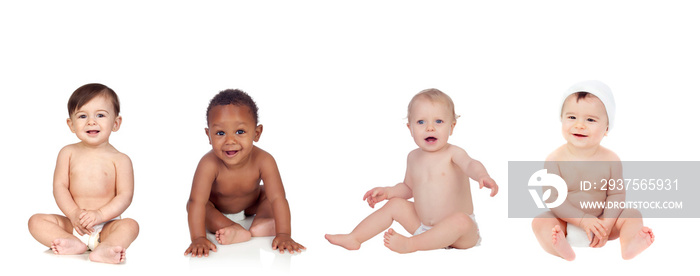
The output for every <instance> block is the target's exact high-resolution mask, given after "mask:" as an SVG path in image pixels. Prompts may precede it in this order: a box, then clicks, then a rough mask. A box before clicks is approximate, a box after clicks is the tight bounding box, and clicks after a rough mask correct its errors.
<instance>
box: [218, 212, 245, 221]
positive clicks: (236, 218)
mask: <svg viewBox="0 0 700 276" xmlns="http://www.w3.org/2000/svg"><path fill="white" fill-rule="evenodd" d="M222 214H223V213H222ZM223 215H224V216H225V217H226V218H228V219H230V220H231V221H233V222H235V223H240V222H241V221H243V220H245V211H240V212H238V213H235V214H223Z"/></svg>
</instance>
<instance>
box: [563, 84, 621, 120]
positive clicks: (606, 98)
mask: <svg viewBox="0 0 700 276" xmlns="http://www.w3.org/2000/svg"><path fill="white" fill-rule="evenodd" d="M576 92H588V93H591V94H593V95H595V96H596V97H598V99H600V101H601V102H603V105H604V106H605V112H607V114H608V131H610V130H611V129H612V128H613V125H614V124H615V98H614V97H613V94H612V91H611V90H610V87H608V86H607V85H606V84H605V83H603V82H601V81H597V80H588V81H582V82H579V83H577V84H574V85H572V86H571V87H569V89H567V90H566V92H565V93H564V96H563V97H562V98H561V105H560V106H561V107H563V106H564V101H566V98H567V97H569V95H571V94H574V93H576ZM559 116H560V117H561V108H560V109H559Z"/></svg>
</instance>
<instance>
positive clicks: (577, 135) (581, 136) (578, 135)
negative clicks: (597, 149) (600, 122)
mask: <svg viewBox="0 0 700 276" xmlns="http://www.w3.org/2000/svg"><path fill="white" fill-rule="evenodd" d="M574 136H576V137H580V138H585V137H588V135H583V134H578V133H577V134H574Z"/></svg>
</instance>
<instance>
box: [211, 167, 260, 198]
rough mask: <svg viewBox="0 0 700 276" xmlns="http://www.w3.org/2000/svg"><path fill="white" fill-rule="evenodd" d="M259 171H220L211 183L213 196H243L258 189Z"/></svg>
mask: <svg viewBox="0 0 700 276" xmlns="http://www.w3.org/2000/svg"><path fill="white" fill-rule="evenodd" d="M261 180H262V179H261V177H260V173H257V172H253V171H246V172H229V173H220V174H219V175H218V176H217V177H216V179H215V180H214V183H212V187H211V194H212V196H215V197H224V198H227V197H245V196H247V195H250V194H253V193H257V192H258V190H259V189H260V182H261Z"/></svg>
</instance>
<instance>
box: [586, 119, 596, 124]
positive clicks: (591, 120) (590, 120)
mask: <svg viewBox="0 0 700 276" xmlns="http://www.w3.org/2000/svg"><path fill="white" fill-rule="evenodd" d="M586 120H587V121H589V122H591V123H595V119H593V118H588V119H586Z"/></svg>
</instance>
